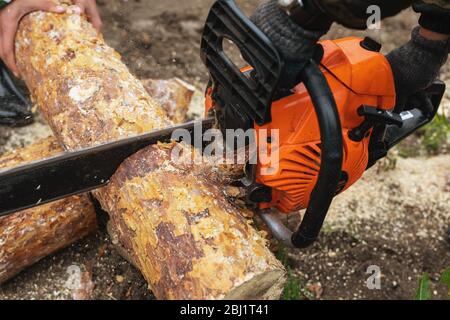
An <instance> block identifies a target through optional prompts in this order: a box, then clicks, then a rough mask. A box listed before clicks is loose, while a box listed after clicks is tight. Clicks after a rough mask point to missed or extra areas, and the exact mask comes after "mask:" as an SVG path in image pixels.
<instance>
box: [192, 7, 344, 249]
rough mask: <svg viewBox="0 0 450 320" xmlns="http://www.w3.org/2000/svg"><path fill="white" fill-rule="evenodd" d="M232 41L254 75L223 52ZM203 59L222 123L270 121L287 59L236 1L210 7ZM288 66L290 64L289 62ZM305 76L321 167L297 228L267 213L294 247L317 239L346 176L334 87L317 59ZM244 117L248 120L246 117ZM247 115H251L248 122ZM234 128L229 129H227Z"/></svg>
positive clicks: (276, 232) (273, 227)
mask: <svg viewBox="0 0 450 320" xmlns="http://www.w3.org/2000/svg"><path fill="white" fill-rule="evenodd" d="M225 40H231V41H232V42H233V43H235V44H236V46H237V47H238V49H239V50H240V52H241V54H242V56H244V57H246V58H247V61H248V62H249V63H250V64H251V65H252V67H253V74H252V77H251V78H247V77H246V76H244V75H243V74H242V72H241V70H239V68H238V67H236V65H235V64H234V63H233V62H232V60H231V58H230V57H228V56H227V54H226V53H225V52H224V48H223V42H224V41H225ZM201 57H202V60H203V61H204V63H205V65H206V66H207V68H208V70H209V72H210V75H211V80H212V83H213V93H212V98H213V100H214V101H215V103H216V105H218V106H219V107H220V108H221V109H222V111H223V114H225V117H230V118H232V119H225V121H223V123H222V125H225V126H226V128H222V129H233V127H231V126H232V125H236V123H240V125H239V126H240V129H244V130H245V129H247V128H242V127H241V126H243V125H241V123H243V124H246V123H250V125H251V127H253V125H254V124H255V123H256V124H258V125H261V126H262V125H264V124H267V123H270V122H271V121H272V118H271V110H272V103H273V101H274V100H276V99H277V91H278V89H279V88H278V84H279V82H280V79H281V78H282V77H283V74H284V70H285V63H284V59H283V57H282V56H281V54H280V53H279V52H278V50H277V48H276V47H275V46H274V45H273V44H272V42H271V41H270V40H269V39H268V38H267V36H266V35H265V34H263V33H262V32H261V31H260V30H259V29H258V28H257V27H256V26H255V25H254V24H253V23H252V22H251V21H250V20H249V19H248V18H247V17H246V16H245V15H244V14H243V13H242V11H241V10H240V9H239V8H238V7H237V6H236V3H235V2H234V1H233V0H218V1H216V3H215V4H214V5H213V6H212V8H211V11H210V13H209V15H208V18H207V20H206V25H205V29H204V33H203V37H202V45H201ZM286 67H289V66H286ZM301 78H302V80H303V83H304V84H305V87H306V89H307V90H308V92H309V94H310V96H311V100H312V103H313V105H314V108H315V111H316V114H317V119H318V123H319V127H320V135H321V141H322V144H321V148H322V154H321V165H320V172H319V176H318V180H317V183H316V186H315V188H314V191H313V192H312V194H311V199H310V203H309V206H308V208H307V210H306V214H305V216H304V219H303V221H302V223H301V225H300V227H299V229H298V230H297V231H296V232H292V231H290V230H288V229H287V228H286V227H285V226H284V225H283V224H282V223H281V221H279V220H277V219H275V218H274V216H273V215H269V214H266V215H265V214H263V215H262V216H263V219H264V221H266V223H267V224H268V226H269V227H270V229H271V230H272V231H273V233H274V235H275V237H277V238H278V239H279V240H281V241H282V242H284V243H285V244H287V245H288V246H292V247H296V248H305V247H308V246H310V245H311V244H312V243H314V242H315V240H317V237H318V235H319V233H320V230H321V228H322V226H323V223H324V221H325V218H326V215H327V213H328V210H329V208H330V205H331V202H332V200H333V198H334V196H335V193H336V190H337V188H338V185H339V181H340V179H341V174H342V163H343V138H342V126H341V122H340V118H339V113H338V110H337V106H336V102H335V100H334V97H333V94H332V92H331V89H330V87H329V85H328V83H327V80H326V79H325V76H324V74H323V73H322V71H321V70H320V68H319V67H318V66H317V64H316V62H315V61H313V60H310V61H309V63H307V65H306V67H305V68H304V70H303V72H302V74H301ZM242 119H244V120H243V121H242ZM245 119H248V121H247V120H245ZM227 126H230V127H227Z"/></svg>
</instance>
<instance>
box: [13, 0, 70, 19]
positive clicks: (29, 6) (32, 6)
mask: <svg viewBox="0 0 450 320" xmlns="http://www.w3.org/2000/svg"><path fill="white" fill-rule="evenodd" d="M39 10H42V11H47V12H54V13H64V12H65V11H66V8H65V7H63V6H61V5H56V4H55V3H54V2H53V1H50V0H44V1H31V0H28V1H27V3H26V5H25V6H23V7H22V10H21V12H20V18H22V17H23V16H24V15H26V14H28V13H30V12H33V11H39Z"/></svg>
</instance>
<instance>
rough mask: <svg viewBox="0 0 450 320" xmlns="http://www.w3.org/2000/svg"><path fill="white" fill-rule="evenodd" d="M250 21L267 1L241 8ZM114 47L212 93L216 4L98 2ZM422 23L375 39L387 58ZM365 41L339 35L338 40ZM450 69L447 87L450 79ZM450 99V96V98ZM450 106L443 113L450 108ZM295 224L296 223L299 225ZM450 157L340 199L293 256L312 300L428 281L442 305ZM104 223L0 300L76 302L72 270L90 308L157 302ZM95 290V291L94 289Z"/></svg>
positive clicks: (403, 169) (409, 292)
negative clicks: (205, 30)
mask: <svg viewBox="0 0 450 320" xmlns="http://www.w3.org/2000/svg"><path fill="white" fill-rule="evenodd" d="M238 2H239V3H240V5H241V6H242V7H243V8H244V9H245V11H246V12H247V13H249V12H251V10H252V8H254V6H255V5H256V4H257V3H258V2H259V1H255V0H250V1H249V0H247V1H238ZM98 3H99V6H100V9H101V12H102V17H103V20H104V35H105V38H106V39H107V42H108V43H109V44H110V45H112V46H113V47H115V48H116V49H117V50H118V51H119V52H120V53H121V54H122V56H123V58H124V60H125V61H126V63H127V65H129V66H130V67H131V69H132V71H133V72H134V73H135V74H136V75H138V76H139V77H140V78H149V77H152V78H171V77H174V76H176V77H180V78H182V79H184V80H186V81H188V82H191V83H193V84H195V85H196V86H197V87H198V88H199V89H202V88H203V87H204V86H205V83H206V82H207V80H208V74H207V72H206V69H205V68H204V66H203V64H202V62H201V60H200V57H199V43H200V36H201V31H202V27H203V23H204V20H205V17H206V14H207V13H208V10H209V7H210V5H211V4H212V3H213V1H212V0H185V1H178V0H165V1H158V0H128V1H126V0H107V1H106V0H99V1H98ZM416 23H417V16H416V15H415V14H414V13H412V12H411V11H406V12H405V13H403V14H402V15H400V16H398V17H396V18H394V19H390V20H388V21H386V22H384V23H383V28H382V31H381V32H378V33H375V34H373V33H372V36H374V37H376V38H377V39H379V40H381V41H382V43H383V44H384V50H385V51H388V50H391V49H392V48H394V47H396V46H399V45H401V44H402V43H404V42H406V41H407V40H408V38H409V33H410V30H411V29H412V27H413V26H414V25H415V24H416ZM352 34H356V35H363V34H364V33H360V32H351V31H348V30H345V29H344V28H341V27H339V26H336V27H335V28H334V29H333V30H332V32H331V33H330V34H329V35H328V37H330V38H335V37H342V36H347V35H352ZM449 69H450V67H449V64H447V66H446V67H445V68H444V71H443V73H442V78H443V79H445V80H449V78H450V70H449ZM447 98H448V99H450V94H449V92H447ZM449 107H450V106H449V102H448V100H447V101H446V102H445V103H444V109H445V108H447V110H448V108H449ZM50 134H51V132H50V131H49V129H48V127H47V126H46V125H45V122H44V121H43V120H42V119H39V118H38V121H37V122H36V123H35V124H34V125H32V126H29V127H26V128H20V129H9V128H0V154H1V153H2V152H4V151H5V150H10V149H13V148H16V147H19V146H23V145H26V144H29V143H31V142H33V141H34V140H37V139H38V138H41V137H45V136H48V135H50ZM294 218H295V217H294ZM449 223H450V156H448V155H440V156H437V157H433V158H414V159H399V160H398V162H397V164H396V166H392V167H390V166H378V167H376V168H374V169H372V170H371V171H370V172H368V173H367V174H366V176H365V177H364V178H363V179H362V181H360V182H359V183H358V184H357V185H356V186H355V187H353V188H352V189H351V190H350V191H348V192H347V193H345V194H343V195H341V196H340V197H338V198H337V199H336V201H335V203H334V205H333V209H332V211H331V212H330V217H329V219H328V221H327V225H326V227H325V229H324V232H323V234H322V236H321V238H320V241H319V242H318V243H317V244H316V245H314V246H313V247H312V248H310V249H308V250H306V251H303V252H297V251H290V252H288V254H287V258H288V259H287V260H288V263H289V266H290V268H291V269H292V273H293V274H294V275H295V276H298V277H299V278H300V279H301V285H302V288H303V289H304V290H306V291H308V292H309V293H310V294H307V295H306V296H308V297H310V298H320V299H410V298H412V296H413V295H414V293H415V290H416V288H417V285H418V281H419V279H420V278H421V276H422V275H423V273H424V272H428V273H429V274H430V276H431V280H432V288H433V295H434V297H435V298H436V299H441V298H446V297H447V294H448V292H447V290H446V288H445V286H444V285H441V284H439V275H440V274H441V273H442V271H443V270H444V269H445V268H446V267H449V266H450V244H449V243H448V242H447V239H446V238H447V228H448V226H449ZM105 229H106V228H105V226H104V223H102V226H101V228H100V230H99V231H98V232H97V233H96V234H94V235H92V236H90V237H88V238H86V239H85V240H83V241H81V242H79V243H77V244H74V245H72V246H71V247H69V248H67V249H65V250H63V251H61V252H59V253H57V254H55V255H54V256H51V257H48V258H46V259H44V260H42V261H41V262H39V263H37V264H36V265H34V266H33V267H31V268H29V269H28V270H26V271H25V272H23V273H21V274H20V275H19V276H17V277H16V278H14V279H13V280H11V281H10V282H8V283H6V284H4V285H2V286H0V299H73V298H77V297H78V298H79V296H77V295H74V292H73V290H71V286H70V285H68V280H70V276H71V274H70V270H72V268H73V267H74V266H75V267H78V268H80V270H81V272H82V274H83V275H84V276H86V277H85V278H86V279H88V280H87V281H85V282H84V283H85V284H86V285H85V287H86V291H87V294H86V295H84V296H83V297H84V298H91V299H152V298H153V297H152V294H151V292H150V291H149V289H148V287H147V284H146V282H145V281H144V279H143V278H142V277H141V275H140V273H139V272H138V271H137V270H136V269H134V268H133V266H131V265H130V264H129V263H128V262H126V261H124V260H123V259H122V258H121V257H120V255H119V254H118V253H117V252H116V251H115V250H114V247H113V245H112V243H111V240H110V239H109V237H108V235H107V233H106V230H105ZM369 266H377V267H379V269H380V271H381V289H379V290H378V289H375V290H370V289H368V288H367V284H366V281H367V279H368V278H369V276H370V274H367V270H368V267H369ZM91 284H93V286H92V285H91Z"/></svg>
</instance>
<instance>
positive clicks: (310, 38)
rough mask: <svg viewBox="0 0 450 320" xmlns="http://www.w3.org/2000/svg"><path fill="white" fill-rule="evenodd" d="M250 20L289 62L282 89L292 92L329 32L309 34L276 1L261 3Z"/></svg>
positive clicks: (287, 62) (311, 32) (309, 32)
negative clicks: (320, 42) (319, 44)
mask: <svg viewBox="0 0 450 320" xmlns="http://www.w3.org/2000/svg"><path fill="white" fill-rule="evenodd" d="M251 20H252V21H253V23H254V24H255V25H256V26H257V27H258V28H259V29H261V31H262V32H264V33H265V34H266V35H267V37H268V38H269V39H270V40H271V41H272V42H273V44H274V45H275V46H276V48H277V49H278V51H279V53H280V54H282V55H283V57H284V59H285V62H286V70H285V74H284V75H283V78H282V79H281V83H280V86H281V88H282V89H292V88H293V87H295V86H296V85H297V84H298V83H299V82H300V79H299V75H300V73H301V71H302V70H303V68H304V66H305V64H306V63H307V62H308V61H309V60H310V59H312V58H313V57H314V55H315V52H316V47H317V46H316V44H317V41H318V40H319V39H320V37H321V36H323V35H324V34H325V33H326V31H308V30H305V29H303V28H302V27H301V26H299V25H298V24H297V23H295V22H294V21H293V20H292V19H291V17H289V15H288V14H287V13H286V12H285V11H284V10H283V9H281V8H280V6H279V5H278V2H277V1H276V0H269V1H266V2H264V3H262V4H261V5H260V6H259V7H258V8H257V9H256V11H255V12H254V13H253V15H252V17H251Z"/></svg>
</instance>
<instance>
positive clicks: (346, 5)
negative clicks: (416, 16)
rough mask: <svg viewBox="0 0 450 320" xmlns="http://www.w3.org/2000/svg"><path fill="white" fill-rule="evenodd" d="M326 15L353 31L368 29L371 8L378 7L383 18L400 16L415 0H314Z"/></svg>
mask: <svg viewBox="0 0 450 320" xmlns="http://www.w3.org/2000/svg"><path fill="white" fill-rule="evenodd" d="M312 1H313V2H315V4H316V6H317V7H319V8H320V9H321V10H322V11H323V12H324V13H325V14H326V15H328V16H329V17H331V18H332V19H333V20H334V21H336V22H338V23H339V24H342V25H344V26H345V27H348V28H353V29H366V28H367V20H368V19H369V17H370V16H371V15H372V14H373V12H372V11H370V10H368V9H369V7H370V6H373V5H375V6H378V7H379V8H380V9H381V11H380V13H381V18H382V19H384V18H387V17H391V16H394V15H396V14H398V13H399V12H400V11H402V10H404V9H406V8H408V7H410V6H411V5H412V4H413V3H414V2H415V1H414V0H395V1H393V0H344V1H343V0H312Z"/></svg>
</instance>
